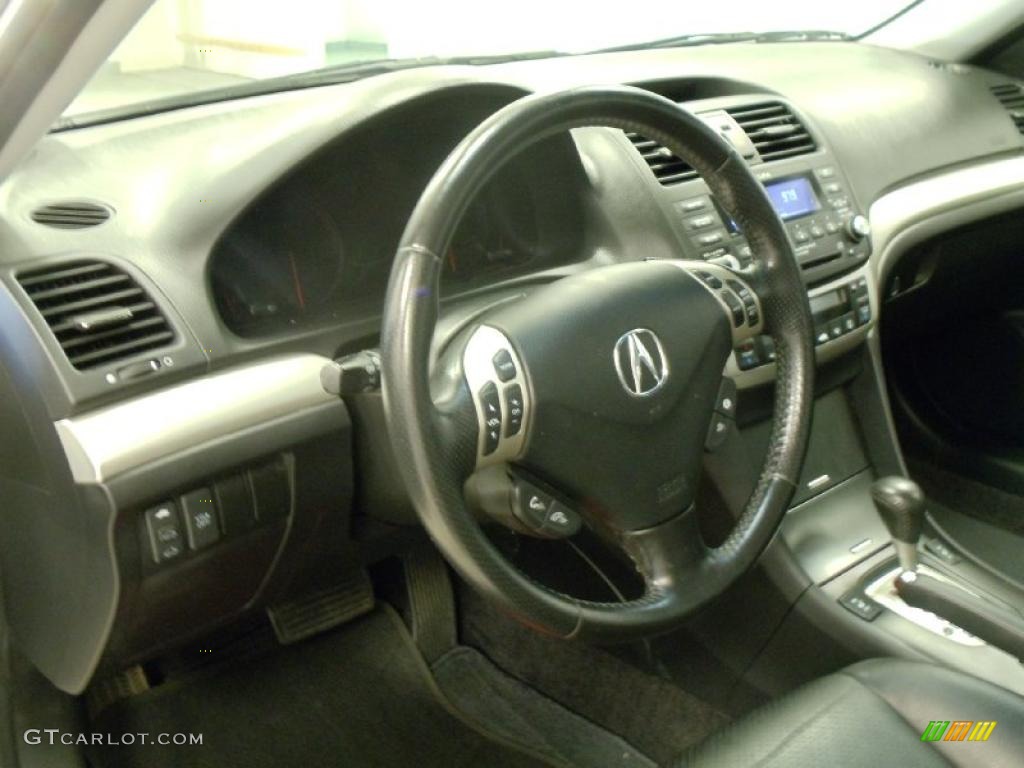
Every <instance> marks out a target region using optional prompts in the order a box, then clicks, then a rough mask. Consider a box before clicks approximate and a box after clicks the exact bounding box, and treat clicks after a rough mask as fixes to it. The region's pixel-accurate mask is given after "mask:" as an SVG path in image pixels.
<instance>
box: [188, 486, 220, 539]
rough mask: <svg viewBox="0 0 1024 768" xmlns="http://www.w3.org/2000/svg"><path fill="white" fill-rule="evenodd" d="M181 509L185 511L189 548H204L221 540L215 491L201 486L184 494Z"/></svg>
mask: <svg viewBox="0 0 1024 768" xmlns="http://www.w3.org/2000/svg"><path fill="white" fill-rule="evenodd" d="M181 509H182V511H183V512H184V513H185V530H186V531H187V532H188V547H189V549H204V548H205V547H209V546H211V545H213V544H216V543H217V542H218V541H219V540H220V526H219V525H218V524H217V507H216V505H215V504H214V501H213V491H211V490H210V489H209V488H199V489H197V490H195V491H190V492H189V493H186V494H184V495H183V496H182V497H181Z"/></svg>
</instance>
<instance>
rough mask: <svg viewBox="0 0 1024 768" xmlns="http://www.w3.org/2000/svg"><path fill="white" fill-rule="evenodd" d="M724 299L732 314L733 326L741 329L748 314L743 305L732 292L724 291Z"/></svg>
mask: <svg viewBox="0 0 1024 768" xmlns="http://www.w3.org/2000/svg"><path fill="white" fill-rule="evenodd" d="M722 298H723V299H724V300H725V303H726V306H728V307H729V312H730V313H731V314H732V324H733V325H734V326H735V327H736V328H739V327H740V326H741V325H743V322H744V321H745V320H746V318H747V313H746V310H745V309H744V308H743V303H742V302H741V301H740V300H739V299H737V298H736V297H735V296H734V295H733V294H732V292H730V291H722Z"/></svg>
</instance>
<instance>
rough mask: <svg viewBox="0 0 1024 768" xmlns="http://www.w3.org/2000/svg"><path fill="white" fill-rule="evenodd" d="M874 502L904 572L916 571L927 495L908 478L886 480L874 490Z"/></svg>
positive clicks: (882, 479) (878, 483) (887, 478)
mask: <svg viewBox="0 0 1024 768" xmlns="http://www.w3.org/2000/svg"><path fill="white" fill-rule="evenodd" d="M871 499H872V500H873V501H874V502H875V508H876V509H877V510H878V515H879V517H881V518H882V522H883V523H885V527H886V528H888V529H889V533H890V534H891V535H892V538H893V543H894V544H895V545H896V554H897V556H898V557H899V559H900V565H901V566H902V567H903V570H904V571H911V572H916V571H917V542H918V540H919V539H920V538H921V529H922V527H923V526H924V493H922V491H921V486H919V485H918V484H917V483H915V482H914V481H913V480H910V479H908V478H906V477H897V476H891V477H883V478H881V479H880V480H876V481H875V482H874V483H873V484H872V486H871Z"/></svg>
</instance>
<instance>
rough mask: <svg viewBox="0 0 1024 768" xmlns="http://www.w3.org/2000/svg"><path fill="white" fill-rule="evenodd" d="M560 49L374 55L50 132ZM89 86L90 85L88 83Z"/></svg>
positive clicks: (82, 119)
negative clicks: (397, 56)
mask: <svg viewBox="0 0 1024 768" xmlns="http://www.w3.org/2000/svg"><path fill="white" fill-rule="evenodd" d="M568 55H569V54H567V53H563V52H561V51H528V52H526V53H509V54H495V55H490V56H451V57H440V56H425V57H420V58H408V59H372V60H367V61H355V62H350V63H347V64H339V65H336V66H332V67H324V68H322V69H313V70H310V71H308V72H298V73H296V74H292V75H283V76H281V77H273V78H268V79H266V80H254V81H252V82H251V83H242V84H240V85H229V86H226V87H220V88H210V89H207V90H202V91H194V92H191V93H178V94H173V95H171V96H164V97H162V98H159V99H151V100H149V101H143V102H137V103H134V104H124V105H121V106H117V107H111V108H108V109H101V110H95V111H92V112H85V113H83V114H80V115H73V116H68V117H62V118H60V119H59V120H57V122H55V123H54V124H53V125H52V126H51V127H50V132H51V133H56V132H58V131H66V130H70V129H72V128H83V127H85V126H90V125H100V124H103V123H113V122H117V121H118V120H124V119H126V118H130V117H143V116H146V115H156V114H160V113H161V112H171V111H173V110H176V109H186V108H188V107H198V106H202V105H204V104H213V103H215V102H218V101H227V100H229V99H243V98H247V97H249V96H264V95H266V94H270V93H279V92H281V91H292V90H298V89H299V88H316V87H318V86H322V85H337V84H339V83H350V82H353V81H355V80H362V79H364V78H367V77H373V76H375V75H384V74H388V73H390V72H399V71H401V70H404V69H417V68H419V67H436V66H444V65H471V66H482V65H486V64H502V63H505V62H510V61H523V60H526V59H549V58H553V57H556V56H568ZM86 87H88V86H86Z"/></svg>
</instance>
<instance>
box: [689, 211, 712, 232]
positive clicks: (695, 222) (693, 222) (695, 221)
mask: <svg viewBox="0 0 1024 768" xmlns="http://www.w3.org/2000/svg"><path fill="white" fill-rule="evenodd" d="M716 221H717V220H716V219H715V217H714V216H713V215H711V214H710V213H705V214H702V215H700V216H691V217H690V218H689V219H686V220H685V221H684V222H683V224H684V225H685V226H686V228H687V229H688V230H690V231H691V232H693V231H695V230H698V229H707V228H708V227H713V226H715V223H716Z"/></svg>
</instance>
